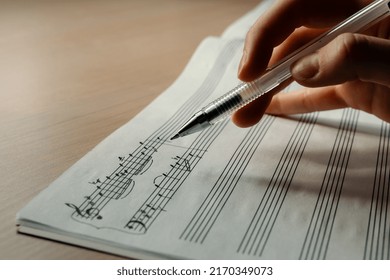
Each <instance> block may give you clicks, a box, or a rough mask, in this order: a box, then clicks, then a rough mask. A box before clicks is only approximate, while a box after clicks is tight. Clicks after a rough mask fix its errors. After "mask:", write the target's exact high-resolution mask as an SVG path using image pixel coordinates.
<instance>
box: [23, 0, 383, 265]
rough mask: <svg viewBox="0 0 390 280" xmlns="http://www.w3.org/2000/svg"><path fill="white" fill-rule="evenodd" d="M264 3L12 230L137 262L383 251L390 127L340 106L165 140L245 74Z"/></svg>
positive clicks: (370, 255)
mask: <svg viewBox="0 0 390 280" xmlns="http://www.w3.org/2000/svg"><path fill="white" fill-rule="evenodd" d="M269 3H270V1H265V2H262V3H261V4H260V5H259V6H258V7H256V8H255V9H254V10H253V11H251V12H250V13H248V14H247V15H245V16H244V17H242V18H241V19H239V20H238V21H237V22H235V23H234V24H232V25H231V26H230V27H229V28H228V29H227V30H226V32H225V33H224V34H223V35H222V36H221V37H209V38H206V39H205V40H204V41H203V42H202V43H201V44H200V46H199V47H198V49H197V50H196V52H195V53H194V55H193V57H192V58H191V60H190V61H189V63H188V65H187V66H186V68H185V69H184V71H183V72H182V74H181V75H180V77H179V78H178V79H177V80H176V81H175V82H174V83H173V84H172V85H171V86H170V87H169V88H168V89H167V90H166V91H165V92H163V93H162V94H161V95H160V96H159V97H158V98H157V99H156V100H155V101H153V102H152V103H151V104H150V105H149V106H148V107H147V108H145V109H144V110H143V111H142V112H141V113H140V114H139V115H137V116H136V117H135V118H134V119H133V120H131V121H130V122H128V123H127V124H126V125H124V126H123V127H120V128H119V129H118V130H117V131H115V132H114V133H112V134H111V135H110V136H109V137H107V138H106V139H105V140H104V141H102V142H101V143H100V144H99V145H98V146H96V147H95V148H94V149H93V150H92V151H90V152H89V153H88V154H86V155H85V156H84V157H83V158H82V159H81V160H80V161H78V162H77V163H76V164H74V165H73V166H72V167H71V168H70V169H69V170H67V171H66V172H65V173H64V174H63V175H61V176H60V177H59V178H58V179H57V180H55V181H54V182H53V183H52V184H51V185H50V186H48V187H47V188H46V189H45V190H44V191H42V192H41V193H40V194H39V195H38V196H37V197H35V198H34V199H33V200H32V201H31V202H30V203H29V204H28V205H26V206H25V207H24V208H23V209H21V211H20V212H19V213H18V216H17V223H18V225H19V227H18V230H19V231H20V232H24V233H29V234H34V235H37V236H42V237H45V238H51V239H54V240H59V241H63V242H68V243H70V244H77V245H80V246H85V247H88V248H93V249H96V250H102V251H105V252H109V253H113V254H118V255H122V256H126V257H134V258H155V259H157V258H163V259H389V258H390V247H389V246H390V243H389V234H390V232H389V225H390V224H389V217H388V213H389V206H388V205H389V186H390V183H389V161H388V159H389V143H390V141H389V139H390V126H389V124H387V123H384V122H382V121H380V120H379V119H377V118H376V117H374V116H372V115H369V114H366V113H363V112H360V111H356V110H353V109H343V110H332V111H326V112H315V113H311V114H304V115H294V116H289V117H275V116H269V115H266V116H264V118H263V119H262V120H261V121H260V123H259V124H258V125H256V126H253V127H251V128H247V129H241V128H237V127H235V126H234V125H233V124H232V123H231V122H230V120H226V121H223V122H221V123H219V124H217V125H215V126H213V127H211V128H208V129H206V130H204V131H202V132H200V133H197V134H193V135H189V136H186V137H183V138H179V139H176V140H173V141H171V140H169V139H170V137H172V136H173V135H174V134H175V133H176V132H177V130H178V129H179V128H180V127H181V126H182V125H183V123H184V122H185V121H186V120H187V119H188V118H189V117H191V116H192V114H194V113H195V112H196V111H198V110H199V109H200V108H201V107H202V106H204V105H206V104H207V103H208V102H210V101H212V100H213V99H215V98H216V97H218V96H221V95H222V94H224V93H225V92H227V91H228V90H230V89H231V88H233V87H234V86H236V85H237V84H238V83H239V81H238V79H237V77H236V75H237V74H236V73H237V68H238V63H239V60H240V57H241V54H242V48H243V41H244V37H245V34H246V32H247V30H248V28H249V26H251V25H252V23H253V22H254V21H255V19H256V18H257V17H258V16H259V15H261V13H262V12H263V11H264V10H265V9H266V8H267V7H268V5H269ZM296 87H298V85H296V84H292V85H291V86H290V87H289V88H287V91H290V90H292V89H294V88H296Z"/></svg>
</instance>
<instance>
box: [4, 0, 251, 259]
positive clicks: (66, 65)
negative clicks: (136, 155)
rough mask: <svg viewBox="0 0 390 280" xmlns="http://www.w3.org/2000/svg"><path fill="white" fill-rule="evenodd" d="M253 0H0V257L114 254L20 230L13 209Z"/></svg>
mask: <svg viewBox="0 0 390 280" xmlns="http://www.w3.org/2000/svg"><path fill="white" fill-rule="evenodd" d="M8 2H9V3H8ZM258 2H259V0H245V1H239V0H201V1H180V0H163V1H162V0H147V1H144V0H131V1H125V0H122V1H121V0H114V1H111V0H110V1H105V0H101V1H96V0H79V1H76V0H74V1H70V0H66V1H65V0H63V1H52V0H47V1H24V2H21V1H15V0H10V1H4V0H3V1H1V8H0V95H1V100H0V133H1V137H0V157H1V167H0V174H1V187H0V211H1V215H0V259H113V258H116V257H115V256H112V255H109V254H104V253H99V252H95V251H92V250H88V249H84V248H78V247H75V246H70V245H65V244H61V243H57V242H53V241H49V240H44V239H40V238H36V237H31V236H27V235H21V234H17V232H16V226H15V216H16V213H17V211H18V210H19V209H21V208H22V207H23V206H24V205H25V204H26V203H27V202H28V201H29V200H30V199H32V198H33V197H34V196H35V195H37V194H38V193H39V192H40V191H41V190H43V189H44V188H45V187H46V186H47V185H48V184H50V183H51V182H52V181H53V180H54V179H55V178H57V177H58V176H59V175H60V174H61V173H62V172H64V171H65V170H66V169H67V168H69V167H70V166H71V165H72V164H73V163H75V162H76V161H77V160H78V159H79V158H81V157H82V156H83V155H84V154H85V153H87V152H88V151H89V150H90V149H92V148H93V147H94V146H95V145H96V144H97V143H99V142H100V141H101V140H102V139H104V138H105V137H106V136H107V135H109V134H110V133H112V132H113V131H114V130H115V129H117V128H118V127H120V126H121V125H123V124H125V123H126V122H128V121H129V120H130V119H131V118H133V117H134V116H135V115H136V114H137V113H138V112H140V111H141V110H142V109H143V108H144V107H145V106H146V105H147V104H148V103H150V102H151V101H152V100H153V99H154V98H155V97H156V96H157V95H158V94H160V93H161V92H163V91H164V90H165V89H166V88H167V87H168V86H169V85H170V84H172V83H173V81H174V80H175V79H176V78H177V77H178V75H179V74H180V72H181V71H182V70H183V68H184V66H185V65H186V63H187V62H188V60H189V58H190V56H191V54H192V53H193V52H194V50H195V48H196V47H197V45H198V44H199V43H200V42H201V40H202V39H203V38H205V37H206V36H209V35H220V34H221V32H222V31H223V30H224V29H225V28H226V27H227V26H228V25H229V24H230V23H232V22H233V21H234V20H235V19H237V18H238V17H240V16H242V15H243V14H245V13H246V12H247V11H249V10H250V9H252V8H253V7H254V6H255V5H256V4H257V3H258ZM42 207H45V206H44V205H42Z"/></svg>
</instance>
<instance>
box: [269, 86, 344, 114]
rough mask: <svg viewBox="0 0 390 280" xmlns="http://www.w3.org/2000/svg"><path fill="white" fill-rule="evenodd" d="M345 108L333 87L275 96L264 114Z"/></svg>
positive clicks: (299, 112)
mask: <svg viewBox="0 0 390 280" xmlns="http://www.w3.org/2000/svg"><path fill="white" fill-rule="evenodd" d="M346 106H347V104H346V102H345V101H344V100H343V98H341V97H340V95H338V94H337V90H336V87H334V86H330V87H322V88H302V89H300V90H298V91H295V92H289V93H280V94H277V95H275V96H274V97H273V98H272V102H270V105H269V106H268V108H267V110H266V112H267V113H268V114H271V115H282V114H283V115H290V114H301V113H309V112H315V111H323V110H331V109H339V108H344V107H346Z"/></svg>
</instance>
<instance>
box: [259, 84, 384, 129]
mask: <svg viewBox="0 0 390 280" xmlns="http://www.w3.org/2000/svg"><path fill="white" fill-rule="evenodd" d="M344 107H352V108H354V109H358V110H362V111H365V112H367V113H370V114H374V115H375V116H377V117H378V118H380V119H382V120H384V121H387V122H390V88H389V87H387V86H383V85H378V84H373V83H367V82H362V81H353V82H348V83H344V84H342V85H337V86H327V87H320V88H302V89H300V90H297V91H294V92H289V93H281V94H277V95H275V96H274V97H273V98H272V101H271V102H270V104H269V106H268V108H267V110H266V113H268V114H272V115H281V114H285V115H289V114H300V113H309V112H315V111H324V110H332V109H339V108H344Z"/></svg>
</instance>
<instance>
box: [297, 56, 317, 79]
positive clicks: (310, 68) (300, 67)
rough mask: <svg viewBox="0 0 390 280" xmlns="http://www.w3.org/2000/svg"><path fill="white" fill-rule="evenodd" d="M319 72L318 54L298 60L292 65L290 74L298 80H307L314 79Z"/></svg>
mask: <svg viewBox="0 0 390 280" xmlns="http://www.w3.org/2000/svg"><path fill="white" fill-rule="evenodd" d="M318 71H319V62H318V54H316V53H313V54H311V55H308V56H306V57H304V58H301V59H299V60H298V61H297V62H295V63H294V64H293V65H292V68H291V73H292V75H293V77H294V78H296V79H298V80H309V79H312V78H314V77H315V76H316V75H317V73H318Z"/></svg>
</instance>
